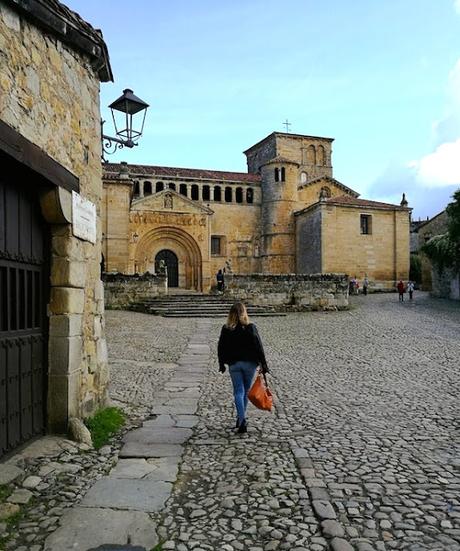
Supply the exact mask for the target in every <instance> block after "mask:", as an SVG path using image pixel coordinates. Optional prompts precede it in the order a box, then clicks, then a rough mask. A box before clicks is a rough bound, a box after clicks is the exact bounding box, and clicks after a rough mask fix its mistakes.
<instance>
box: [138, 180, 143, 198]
mask: <svg viewBox="0 0 460 551" xmlns="http://www.w3.org/2000/svg"><path fill="white" fill-rule="evenodd" d="M139 197H144V182H141V181H140V180H139Z"/></svg>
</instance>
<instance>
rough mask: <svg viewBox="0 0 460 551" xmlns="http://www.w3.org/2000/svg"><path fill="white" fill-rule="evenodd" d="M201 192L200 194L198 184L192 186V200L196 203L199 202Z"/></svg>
mask: <svg viewBox="0 0 460 551" xmlns="http://www.w3.org/2000/svg"><path fill="white" fill-rule="evenodd" d="M198 197H199V192H198V186H197V184H193V185H192V199H193V200H194V201H198Z"/></svg>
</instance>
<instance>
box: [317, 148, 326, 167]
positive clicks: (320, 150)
mask: <svg viewBox="0 0 460 551" xmlns="http://www.w3.org/2000/svg"><path fill="white" fill-rule="evenodd" d="M318 164H319V165H320V166H325V165H326V153H325V151H324V146H322V145H319V146H318Z"/></svg>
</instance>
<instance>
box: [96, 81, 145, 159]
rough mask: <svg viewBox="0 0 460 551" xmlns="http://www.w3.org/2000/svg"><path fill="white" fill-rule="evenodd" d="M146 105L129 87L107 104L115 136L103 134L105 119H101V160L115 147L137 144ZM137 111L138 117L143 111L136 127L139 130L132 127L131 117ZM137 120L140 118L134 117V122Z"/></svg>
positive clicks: (115, 148) (142, 126)
mask: <svg viewBox="0 0 460 551" xmlns="http://www.w3.org/2000/svg"><path fill="white" fill-rule="evenodd" d="M148 107H149V105H148V103H145V101H143V100H141V99H140V98H138V97H137V96H135V95H134V93H133V91H132V90H130V89H129V88H127V89H126V90H123V95H122V96H120V97H119V98H118V99H116V100H115V101H114V102H113V103H111V104H110V105H109V108H110V111H111V112H112V119H113V125H114V127H115V134H116V137H112V136H106V135H105V134H104V123H105V121H101V135H102V160H103V161H105V159H104V154H106V155H112V154H113V153H115V151H117V149H122V148H123V147H130V148H131V147H134V146H135V145H138V144H137V141H138V140H139V138H140V137H141V136H142V132H143V130H144V122H145V116H146V114H147V108H148ZM116 112H117V113H116ZM120 113H121V114H120ZM138 113H139V115H140V117H142V113H143V117H142V123H141V124H139V125H138V126H137V128H139V126H140V129H139V130H137V129H135V127H133V117H134V116H135V115H137V114H138ZM137 120H140V119H139V117H137V118H136V123H137Z"/></svg>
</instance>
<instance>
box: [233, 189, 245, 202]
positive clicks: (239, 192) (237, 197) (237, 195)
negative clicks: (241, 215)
mask: <svg viewBox="0 0 460 551" xmlns="http://www.w3.org/2000/svg"><path fill="white" fill-rule="evenodd" d="M235 201H236V202H237V203H242V202H243V189H242V188H240V187H237V188H236V191H235Z"/></svg>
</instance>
